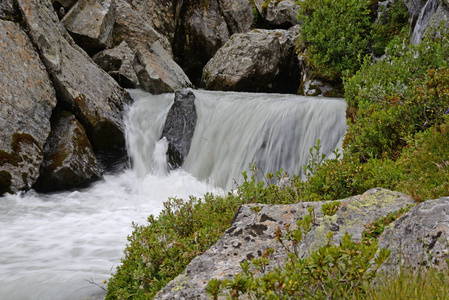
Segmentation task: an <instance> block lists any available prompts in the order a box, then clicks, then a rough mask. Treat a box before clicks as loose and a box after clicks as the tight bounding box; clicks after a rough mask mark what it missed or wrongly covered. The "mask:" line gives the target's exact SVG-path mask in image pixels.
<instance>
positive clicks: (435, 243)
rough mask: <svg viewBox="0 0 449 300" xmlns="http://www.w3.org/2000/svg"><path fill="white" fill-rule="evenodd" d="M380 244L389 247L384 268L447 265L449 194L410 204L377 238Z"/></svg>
mask: <svg viewBox="0 0 449 300" xmlns="http://www.w3.org/2000/svg"><path fill="white" fill-rule="evenodd" d="M378 245H379V247H382V248H388V249H390V250H391V254H390V257H389V258H388V260H387V261H386V262H385V264H384V266H383V268H384V270H387V271H399V268H400V267H401V266H402V267H412V268H413V269H416V270H418V269H419V268H420V267H424V268H427V267H431V266H433V267H437V268H439V267H442V266H446V259H447V258H448V255H449V197H445V198H440V199H436V200H428V201H425V202H423V203H421V204H419V205H417V206H416V207H414V208H412V209H411V210H410V211H409V212H408V213H406V214H404V215H403V216H402V217H401V218H400V219H398V220H397V221H396V222H394V223H393V224H390V226H389V227H387V228H386V229H385V231H384V233H383V234H382V236H381V237H380V239H379V244H378Z"/></svg>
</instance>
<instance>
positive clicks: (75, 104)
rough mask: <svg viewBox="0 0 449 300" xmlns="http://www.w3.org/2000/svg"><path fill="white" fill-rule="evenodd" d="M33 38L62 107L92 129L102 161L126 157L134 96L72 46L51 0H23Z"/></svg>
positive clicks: (21, 7)
mask: <svg viewBox="0 0 449 300" xmlns="http://www.w3.org/2000/svg"><path fill="white" fill-rule="evenodd" d="M18 3H19V7H20V10H21V11H22V15H23V18H24V20H25V21H26V25H27V27H28V29H29V33H30V36H31V38H32V40H33V42H34V44H35V46H36V48H37V49H38V50H39V52H40V54H41V57H42V59H43V62H44V64H45V66H46V67H47V70H48V71H49V73H50V74H51V76H52V79H53V84H54V86H55V89H56V92H57V94H58V97H59V99H58V100H60V101H61V102H62V104H63V105H64V106H65V107H66V108H68V109H69V110H70V111H71V112H72V113H73V114H74V115H75V116H76V118H77V120H79V121H80V122H81V124H82V125H83V127H84V128H85V129H86V132H87V135H88V137H89V140H90V142H91V144H92V146H93V148H94V151H95V153H96V154H97V155H99V156H101V158H102V161H103V162H104V163H105V164H107V165H110V164H112V163H114V162H116V161H117V160H119V159H121V158H123V157H124V156H125V155H126V150H125V149H126V148H125V137H124V123H123V116H122V113H123V109H124V107H125V105H126V104H128V103H130V102H131V97H130V96H129V94H128V93H127V92H126V91H125V90H124V89H122V88H121V87H120V86H119V85H118V84H117V83H116V82H115V81H114V79H112V78H111V77H110V76H109V75H108V74H107V73H106V72H104V71H103V70H102V69H100V68H99V67H98V66H97V65H96V64H95V63H94V62H93V61H92V60H91V59H90V58H89V57H87V55H86V54H85V53H83V52H82V50H80V49H79V48H77V47H76V46H73V44H72V43H70V39H69V40H67V39H66V38H65V36H68V33H67V31H66V30H65V28H64V27H63V26H62V24H61V23H60V22H59V21H58V18H57V16H56V14H55V12H54V10H53V7H52V5H51V2H50V0H18Z"/></svg>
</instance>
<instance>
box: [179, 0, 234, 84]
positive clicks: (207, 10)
mask: <svg viewBox="0 0 449 300" xmlns="http://www.w3.org/2000/svg"><path fill="white" fill-rule="evenodd" d="M179 20H180V21H179V26H178V29H177V32H176V34H175V39H174V41H173V52H174V55H175V61H176V62H177V63H178V64H179V65H180V66H181V68H182V69H183V70H184V72H185V73H186V74H187V76H188V77H189V79H190V81H191V82H192V83H193V84H194V85H196V86H198V85H199V84H200V81H201V73H202V70H203V67H204V66H205V65H206V63H207V62H208V61H209V60H210V59H211V58H212V56H214V54H215V53H216V52H217V50H218V49H220V47H221V46H223V45H224V43H226V41H227V40H228V39H229V36H230V34H229V30H228V25H227V24H226V21H225V19H224V17H223V16H222V15H221V12H220V7H219V3H218V0H199V1H185V2H184V5H183V6H182V10H181V11H180V16H179Z"/></svg>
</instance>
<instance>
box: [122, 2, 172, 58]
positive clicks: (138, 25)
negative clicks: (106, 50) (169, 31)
mask: <svg viewBox="0 0 449 300" xmlns="http://www.w3.org/2000/svg"><path fill="white" fill-rule="evenodd" d="M116 4H117V10H116V16H115V25H114V30H113V35H114V36H115V37H116V38H117V39H118V40H119V41H126V43H127V44H128V46H129V47H130V48H131V49H132V50H137V49H139V48H140V47H147V46H148V45H152V44H153V43H155V42H159V43H160V44H161V45H162V46H163V47H164V49H165V50H166V51H167V52H168V53H169V54H170V56H172V53H171V45H170V42H169V41H168V40H167V38H165V37H164V36H163V35H161V34H159V33H158V32H157V31H156V30H155V29H154V28H153V27H152V26H151V25H150V24H149V23H148V22H146V21H145V16H144V15H143V14H142V13H140V12H139V11H136V10H134V9H133V8H132V7H131V5H130V4H129V3H128V2H126V1H125V0H116Z"/></svg>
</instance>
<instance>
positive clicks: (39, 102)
mask: <svg viewBox="0 0 449 300" xmlns="http://www.w3.org/2000/svg"><path fill="white" fill-rule="evenodd" d="M0 57H2V62H1V63H0V87H1V88H0V128H1V130H0V195H1V194H3V193H5V192H17V191H19V190H27V189H29V188H31V186H32V184H33V183H34V182H35V181H36V179H37V177H38V176H39V166H40V164H41V162H42V159H43V152H42V149H43V147H44V144H45V140H46V139H47V136H48V134H49V132H50V116H51V112H52V110H53V108H54V107H55V105H56V94H55V91H54V89H53V87H52V85H51V80H50V78H49V76H48V74H47V72H46V71H45V67H44V65H43V64H42V62H41V60H40V58H39V55H38V53H37V52H36V50H35V48H34V46H33V44H32V43H31V41H30V40H29V38H28V36H27V34H26V33H25V32H24V31H23V30H22V29H21V27H20V25H19V24H16V23H13V22H9V21H3V20H0Z"/></svg>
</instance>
